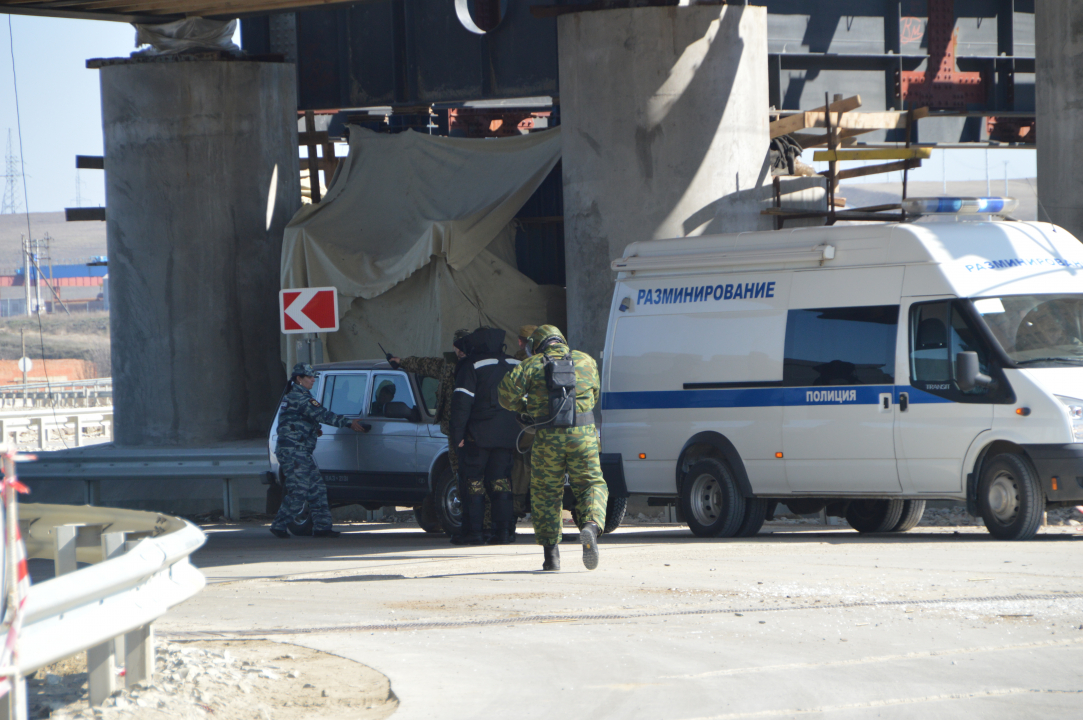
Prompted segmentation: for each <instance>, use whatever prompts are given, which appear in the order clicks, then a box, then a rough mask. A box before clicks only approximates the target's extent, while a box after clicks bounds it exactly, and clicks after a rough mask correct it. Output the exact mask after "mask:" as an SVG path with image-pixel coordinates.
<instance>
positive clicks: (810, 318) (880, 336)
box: [782, 305, 899, 387]
mask: <svg viewBox="0 0 1083 720" xmlns="http://www.w3.org/2000/svg"><path fill="white" fill-rule="evenodd" d="M898 325H899V306H898V305H873V306H867V307H848V308H816V309H811V310H790V311H789V313H788V314H787V316H786V349H785V355H784V360H783V366H782V384H783V385H785V386H787V387H809V386H820V385H891V384H894V382H895V336H896V334H897V331H898Z"/></svg>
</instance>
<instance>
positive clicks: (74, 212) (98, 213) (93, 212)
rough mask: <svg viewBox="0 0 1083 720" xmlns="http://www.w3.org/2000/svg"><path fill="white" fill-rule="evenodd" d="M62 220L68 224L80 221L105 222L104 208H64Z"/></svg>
mask: <svg viewBox="0 0 1083 720" xmlns="http://www.w3.org/2000/svg"><path fill="white" fill-rule="evenodd" d="M64 219H65V220H67V221H68V222H79V221H82V220H102V221H104V220H105V208H103V207H88V208H64Z"/></svg>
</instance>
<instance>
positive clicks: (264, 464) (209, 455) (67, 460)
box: [19, 440, 271, 520]
mask: <svg viewBox="0 0 1083 720" xmlns="http://www.w3.org/2000/svg"><path fill="white" fill-rule="evenodd" d="M36 456H37V460H35V461H32V462H25V463H20V464H19V479H20V480H22V481H24V482H27V483H30V484H33V483H34V482H38V481H43V480H45V481H49V480H82V481H83V482H84V483H86V496H85V499H86V503H87V505H96V504H98V502H99V499H100V497H101V489H100V488H101V483H102V482H107V481H110V480H221V481H222V508H223V514H224V515H225V516H226V517H227V518H229V519H230V520H239V519H240V514H241V510H240V495H239V493H238V492H237V491H236V488H235V486H234V481H237V480H243V479H248V478H263V477H264V476H265V475H266V474H267V473H268V472H270V470H271V464H270V460H269V456H268V451H267V441H266V440H250V441H241V442H232V443H223V444H221V445H215V446H203V447H189V448H142V447H118V446H116V445H113V444H112V443H105V444H101V445H91V446H87V447H83V448H78V449H75V448H73V449H69V450H58V451H55V452H39V453H36Z"/></svg>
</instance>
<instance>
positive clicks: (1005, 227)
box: [614, 220, 1083, 297]
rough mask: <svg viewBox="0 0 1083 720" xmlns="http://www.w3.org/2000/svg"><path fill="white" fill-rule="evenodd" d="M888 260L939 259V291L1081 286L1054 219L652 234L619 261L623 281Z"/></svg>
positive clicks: (1080, 252)
mask: <svg viewBox="0 0 1083 720" xmlns="http://www.w3.org/2000/svg"><path fill="white" fill-rule="evenodd" d="M630 258H631V259H632V260H631V261H629V259H630ZM885 265H935V266H937V267H936V268H935V271H936V274H937V275H939V276H940V281H939V283H938V284H940V285H941V288H942V289H941V290H940V291H941V292H954V293H956V294H957V295H958V296H960V297H970V296H978V295H983V294H984V295H989V294H1009V293H1013V292H1014V293H1024V292H1032V291H1034V290H1033V289H1032V288H1033V287H1035V286H1036V285H1037V284H1038V283H1039V282H1044V283H1046V284H1047V285H1048V284H1049V283H1050V282H1053V283H1054V284H1057V282H1056V281H1063V282H1061V283H1059V284H1061V285H1063V286H1064V288H1068V287H1073V289H1071V290H1068V289H1060V288H1054V287H1052V286H1049V287H1048V290H1046V292H1078V289H1077V287H1078V282H1079V278H1080V275H1081V273H1083V244H1081V243H1080V242H1079V241H1078V240H1077V239H1076V238H1075V237H1074V236H1073V235H1072V234H1071V233H1069V232H1068V231H1067V230H1064V229H1063V228H1060V227H1057V226H1056V225H1052V224H1050V223H1039V222H972V221H964V222H955V221H944V220H939V221H932V222H918V223H890V224H888V223H884V224H868V225H851V226H845V227H837V226H830V227H828V226H819V227H808V228H794V229H790V230H777V231H766V232H744V233H733V234H727V235H701V236H697V237H685V238H675V239H670V240H649V241H644V242H636V243H632V244H631V245H629V246H628V247H627V248H625V251H624V256H623V257H622V258H621V259H620V260H617V261H614V269H617V270H618V273H619V274H618V279H621V280H628V279H631V278H633V277H665V276H681V275H702V274H704V273H709V274H714V273H737V272H741V273H748V272H763V271H768V270H770V271H776V272H777V271H780V270H815V269H818V268H822V269H824V270H829V269H833V268H843V267H877V266H885ZM1063 271H1067V272H1063ZM1054 273H1055V274H1054ZM1009 285H1010V286H1012V287H1011V288H1009V287H1008V286H1009Z"/></svg>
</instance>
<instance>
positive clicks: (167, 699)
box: [27, 640, 399, 720]
mask: <svg viewBox="0 0 1083 720" xmlns="http://www.w3.org/2000/svg"><path fill="white" fill-rule="evenodd" d="M117 684H118V685H119V686H121V687H122V688H123V685H124V679H123V677H118V678H117ZM27 690H28V695H29V705H30V717H31V718H50V719H51V720H76V719H86V720H89V719H90V718H139V720H192V719H196V718H198V719H203V718H210V717H217V718H230V719H231V720H232V719H233V718H236V719H237V720H248V719H252V720H283V719H285V718H289V720H346V719H347V718H349V719H350V720H382V719H383V718H386V717H389V716H390V715H391V714H392V713H394V712H395V710H396V709H398V704H399V701H398V698H396V697H395V694H394V692H392V690H391V684H390V682H389V681H388V679H387V678H386V677H385V676H384V675H382V674H380V673H378V672H376V671H375V670H373V669H372V668H370V667H367V666H365V665H362V664H360V663H357V662H354V661H352V660H346V659H344V658H341V657H338V656H336V655H331V654H328V653H324V652H319V651H317V650H311V649H309V648H304V647H298V646H295V645H287V644H285V643H277V642H271V641H268V640H223V641H201V642H194V643H170V642H163V641H159V642H158V656H157V662H156V667H155V675H154V684H153V685H151V686H149V687H144V688H137V689H135V690H126V689H124V690H120V691H118V692H117V693H114V695H113V696H112V697H111V698H109V699H108V700H107V701H106V702H105V704H104V705H103V706H102V707H100V708H95V709H94V710H92V709H91V708H90V706H89V704H88V701H87V675H86V654H85V653H80V654H79V655H76V656H74V657H71V658H67V659H65V660H63V661H61V662H59V663H56V664H54V665H52V666H50V667H48V668H43V669H42V670H39V671H38V672H37V673H36V674H35V675H34V676H33V677H32V678H30V679H29V680H28V688H27Z"/></svg>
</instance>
